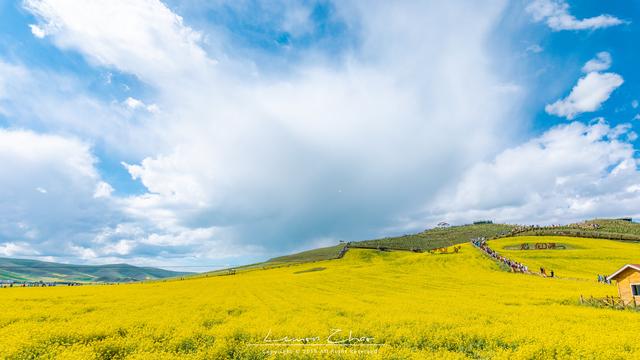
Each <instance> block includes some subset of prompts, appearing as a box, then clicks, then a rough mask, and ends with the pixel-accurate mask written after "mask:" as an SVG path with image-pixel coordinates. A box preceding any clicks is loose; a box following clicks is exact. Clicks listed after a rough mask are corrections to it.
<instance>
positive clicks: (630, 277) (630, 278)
mask: <svg viewBox="0 0 640 360" xmlns="http://www.w3.org/2000/svg"><path fill="white" fill-rule="evenodd" d="M608 279H609V280H616V283H617V284H618V294H619V295H620V299H621V300H622V301H623V302H624V303H625V305H640V264H627V265H625V266H623V267H621V268H620V269H619V270H618V271H616V272H614V273H613V274H611V275H610V276H609V277H608Z"/></svg>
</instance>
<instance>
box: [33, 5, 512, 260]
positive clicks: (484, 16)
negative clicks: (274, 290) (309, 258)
mask: <svg viewBox="0 0 640 360" xmlns="http://www.w3.org/2000/svg"><path fill="white" fill-rule="evenodd" d="M72 3H73V5H71V4H72ZM27 4H28V8H29V9H31V10H32V11H33V12H35V13H36V14H37V15H38V18H39V19H40V22H41V23H42V24H44V25H46V26H51V27H52V28H54V29H52V30H51V31H50V35H49V36H48V38H49V39H52V41H53V42H54V43H55V44H57V45H58V46H60V47H61V48H63V49H74V50H77V51H79V52H80V53H81V54H83V55H84V56H86V57H87V58H88V59H90V60H91V61H93V62H94V63H96V64H98V65H101V66H108V67H111V68H114V69H115V70H117V71H121V72H127V73H131V74H134V75H135V76H137V77H138V78H140V79H142V80H143V81H144V82H146V83H147V84H150V85H151V86H152V87H153V89H154V92H155V93H156V94H157V98H156V99H154V102H155V103H157V104H158V106H159V107H160V108H161V109H162V112H161V114H162V115H163V116H161V117H160V118H158V119H154V120H155V121H154V122H153V123H149V125H150V126H151V125H152V126H153V127H152V128H151V127H150V128H149V131H146V132H144V131H140V132H138V134H139V136H141V137H144V138H145V139H146V141H147V142H149V143H152V144H153V143H155V144H158V146H157V147H156V148H155V149H152V150H151V151H149V152H148V153H149V155H148V156H147V157H146V158H145V159H143V160H142V161H135V162H132V161H128V165H126V167H127V169H128V171H129V172H130V174H131V175H132V177H133V178H134V179H138V180H139V181H141V183H142V184H143V185H144V186H145V187H146V189H147V191H148V192H147V193H145V194H143V195H137V196H130V197H126V198H118V201H120V204H121V205H122V206H123V209H124V210H123V211H124V213H125V214H126V216H127V218H128V220H127V221H135V222H137V223H139V224H141V225H140V226H139V227H140V228H141V229H142V231H144V232H145V233H146V234H147V237H146V239H147V240H144V241H146V242H149V239H155V240H153V241H160V242H166V243H167V246H174V247H173V249H174V250H175V251H176V252H179V251H184V250H181V249H180V248H179V247H180V246H184V247H185V248H188V249H191V251H193V250H194V249H196V248H197V247H194V245H193V244H191V245H188V244H186V245H180V244H184V243H189V241H187V240H184V239H188V238H189V237H188V236H187V235H186V234H190V233H188V232H187V231H203V232H204V233H207V232H206V231H205V230H206V229H216V230H215V231H214V232H213V233H211V234H212V235H210V236H209V235H208V236H209V238H208V240H206V241H205V240H202V242H204V243H207V241H208V242H209V244H210V245H211V246H212V249H213V248H223V247H224V246H231V244H233V246H234V247H235V248H236V249H249V248H251V246H264V247H265V248H266V249H267V250H266V251H275V250H277V249H286V248H291V247H294V246H295V247H299V246H303V245H304V244H305V243H308V242H310V241H314V239H319V238H332V237H336V236H344V237H362V236H371V235H373V234H374V233H375V232H376V231H377V229H380V228H382V227H384V226H386V225H387V224H390V223H393V222H395V221H396V218H397V215H396V214H397V213H398V212H399V211H407V210H408V209H411V208H415V207H418V206H420V205H421V204H422V203H423V202H424V201H425V200H426V199H429V198H431V197H433V196H434V195H435V194H436V193H437V192H438V189H439V188H440V187H441V186H444V185H445V184H446V183H447V182H448V179H449V178H450V177H452V176H455V175H456V174H459V173H460V172H461V171H462V169H464V168H465V167H466V166H468V165H470V164H472V163H474V162H475V161H477V160H478V159H481V158H483V157H485V156H487V155H488V154H492V153H493V152H495V151H497V150H498V149H499V148H500V147H501V146H503V145H504V143H505V142H506V141H509V136H502V135H503V134H508V133H510V132H511V131H512V129H514V127H515V125H513V123H512V122H511V121H510V119H511V116H513V115H514V114H515V113H516V111H517V110H516V109H518V106H517V104H518V103H519V100H520V97H521V96H522V93H523V91H520V87H519V86H518V85H515V84H512V83H511V82H505V81H504V79H500V78H499V77H498V76H496V75H495V74H493V72H492V67H491V66H490V61H489V60H488V59H489V57H490V56H494V55H496V54H495V53H494V52H490V51H488V49H486V48H485V47H484V46H485V45H484V44H487V38H488V37H489V36H490V35H491V34H492V33H493V32H492V31H493V26H494V24H495V22H496V21H497V20H498V18H499V17H500V16H501V14H502V10H503V8H504V6H505V2H504V1H490V2H488V3H485V4H482V5H480V4H460V3H455V2H438V3H435V2H434V3H404V4H396V3H376V4H366V5H365V4H360V3H348V2H344V3H343V2H341V3H336V4H335V6H336V9H335V13H336V14H338V15H339V17H340V19H341V20H340V21H351V22H352V23H349V24H346V27H345V28H348V29H349V28H356V27H357V29H358V30H357V31H358V34H357V37H358V42H359V45H358V47H357V48H354V49H353V51H355V52H356V53H353V54H351V55H349V54H348V53H349V51H351V50H348V51H346V52H345V56H344V57H343V58H341V57H340V56H336V55H335V53H334V52H331V53H326V54H323V53H322V52H319V51H318V49H311V50H310V51H309V53H308V54H302V55H301V59H300V61H299V62H296V63H293V64H291V65H290V66H288V67H287V70H286V71H285V72H278V73H271V72H270V70H269V69H268V67H265V68H263V67H262V66H261V64H260V63H258V62H255V63H254V59H251V58H249V59H247V58H238V57H237V56H236V57H233V55H230V54H225V53H218V52H217V51H218V49H217V48H216V49H214V50H211V49H209V48H208V50H209V51H210V53H209V54H206V53H205V52H204V51H203V50H202V49H201V48H200V45H199V39H200V38H201V35H200V33H199V32H197V31H194V30H192V29H191V28H190V27H188V26H186V25H185V24H184V23H183V21H182V20H181V19H180V18H179V17H178V16H177V15H175V14H173V13H171V11H170V10H169V9H168V8H167V7H165V6H164V5H163V4H162V3H160V2H158V1H151V0H145V1H141V2H124V1H116V2H113V1H94V2H83V3H82V5H77V3H76V2H70V1H63V0H50V1H44V0H42V1H35V0H32V1H28V2H27ZM142 9H144V11H143V10H142ZM105 14H110V15H109V16H105ZM452 16H455V17H456V18H459V19H462V20H461V21H464V23H465V26H464V27H453V26H451V23H450V22H449V21H448V20H447V19H449V18H450V17H452ZM114 19H116V20H115V21H114ZM288 19H289V20H288V21H289V25H286V22H285V23H283V26H285V25H286V26H290V27H291V29H294V28H295V29H297V30H296V31H298V30H299V31H308V30H305V26H306V25H304V23H305V21H308V20H309V19H308V17H306V16H305V9H300V10H299V11H294V12H293V13H292V14H291V16H288ZM344 19H346V20H344ZM425 24H427V25H425ZM291 31H293V30H291ZM215 36H217V34H215V33H208V34H207V38H208V39H211V38H213V37H215ZM345 36H355V35H354V34H351V35H345ZM153 39H162V41H161V42H158V41H154V40H153ZM224 40H225V39H213V40H211V41H212V42H213V43H216V42H217V41H224ZM220 48H225V46H221V47H220ZM407 52H411V54H412V56H406V54H407ZM238 53H242V52H241V51H238ZM243 54H244V55H246V53H243ZM214 58H215V60H214ZM185 74H186V76H185ZM505 84H507V85H505ZM514 90H518V91H517V92H515V93H514ZM133 98H134V97H133V96H132V99H133ZM460 104H464V106H460ZM505 104H508V105H505ZM136 105H140V106H142V105H141V104H138V103H136ZM469 127H473V128H474V129H476V130H475V131H473V132H471V133H469V132H468V129H469ZM461 134H465V135H464V136H461ZM496 134H501V136H500V137H498V136H497V135H496ZM389 144H393V145H392V146H390V145H389ZM432 169H438V176H434V175H433V172H432ZM392 179H405V180H403V184H402V186H398V183H397V181H394V180H392ZM338 190H340V191H338ZM354 214H355V215H354ZM132 219H133V220H132ZM203 229H205V230H203ZM221 229H224V231H222V230H221ZM372 229H373V230H372ZM182 233H184V234H183V235H180V234H182ZM151 234H156V236H151ZM119 236H120V238H118V237H119ZM122 236H124V235H118V236H116V238H118V239H124V240H126V239H127V238H126V237H122ZM166 237H168V239H173V240H166V241H165V240H163V239H166ZM143 238H144V237H141V236H139V237H136V238H135V239H143ZM220 238H221V239H222V240H219V239H220ZM128 239H131V238H128ZM109 241H111V242H114V241H116V239H115V238H113V239H111V240H109ZM136 241H138V245H139V246H138V247H136V248H135V249H134V250H132V251H133V253H138V252H139V251H143V250H142V249H143V247H142V245H143V244H142V243H143V240H136ZM216 241H217V242H216ZM221 241H224V242H221ZM170 242H175V245H169V243H170ZM223 244H224V246H223ZM144 245H145V246H147V247H151V248H148V249H155V248H153V246H158V245H153V244H149V243H146V244H144ZM198 249H199V248H198ZM149 251H151V250H149ZM156 251H157V250H156ZM130 255H131V254H130Z"/></svg>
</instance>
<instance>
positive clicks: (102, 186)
mask: <svg viewBox="0 0 640 360" xmlns="http://www.w3.org/2000/svg"><path fill="white" fill-rule="evenodd" d="M112 192H113V187H112V186H111V185H109V183H106V182H104V181H100V182H98V184H97V185H96V190H95V191H94V192H93V197H94V198H105V197H109V196H111V193H112Z"/></svg>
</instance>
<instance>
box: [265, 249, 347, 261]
mask: <svg viewBox="0 0 640 360" xmlns="http://www.w3.org/2000/svg"><path fill="white" fill-rule="evenodd" d="M343 247H344V245H342V244H341V245H336V246H329V247H325V248H319V249H313V250H309V251H303V252H300V253H297V254H291V255H285V256H279V257H275V258H273V259H270V260H269V261H267V262H268V263H303V262H312V261H320V260H329V259H335V258H337V257H338V254H339V253H340V250H342V248H343Z"/></svg>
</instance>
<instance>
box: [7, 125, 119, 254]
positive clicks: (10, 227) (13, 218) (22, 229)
mask: <svg viewBox="0 0 640 360" xmlns="http://www.w3.org/2000/svg"><path fill="white" fill-rule="evenodd" d="M95 161H96V160H95V158H94V157H93V155H92V154H91V151H90V148H89V146H88V145H86V144H85V143H83V142H81V141H79V140H76V139H73V138H65V137H61V136H56V135H41V134H36V133H34V132H31V131H22V130H1V129H0V163H1V164H2V170H3V176H2V177H0V199H2V202H3V204H6V205H4V206H2V207H1V208H0V243H4V244H5V250H6V249H12V250H11V252H12V255H23V256H24V255H32V254H34V253H44V252H51V253H52V254H53V253H56V254H58V255H60V254H61V253H64V249H65V248H67V246H69V245H70V243H69V241H70V240H77V241H86V240H88V239H90V238H91V236H92V235H91V234H92V231H93V229H92V227H93V226H94V225H93V224H92V223H93V222H95V221H96V220H99V219H108V218H109V216H110V215H109V213H110V212H109V210H108V208H107V206H106V204H104V203H103V202H101V201H95V200H94V189H95V188H96V186H99V185H100V184H101V180H100V177H99V175H98V173H97V172H96V170H95V168H94V164H95ZM102 184H104V185H102V186H103V187H107V186H109V185H108V184H106V183H104V182H102ZM34 189H35V191H34ZM98 222H100V221H98ZM10 244H13V245H10ZM18 245H19V246H18ZM6 251H9V250H6Z"/></svg>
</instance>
